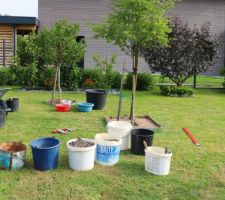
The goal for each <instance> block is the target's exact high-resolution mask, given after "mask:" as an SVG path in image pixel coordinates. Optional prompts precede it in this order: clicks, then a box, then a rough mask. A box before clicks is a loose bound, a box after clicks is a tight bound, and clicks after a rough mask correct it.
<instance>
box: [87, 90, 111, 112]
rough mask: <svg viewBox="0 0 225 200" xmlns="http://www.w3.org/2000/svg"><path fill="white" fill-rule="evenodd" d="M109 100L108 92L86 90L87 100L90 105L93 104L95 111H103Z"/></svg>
mask: <svg viewBox="0 0 225 200" xmlns="http://www.w3.org/2000/svg"><path fill="white" fill-rule="evenodd" d="M106 98H107V91H106V90H101V89H88V90H86V100H87V102H88V103H93V104H94V107H93V109H94V110H102V109H103V108H104V107H105V102H106Z"/></svg>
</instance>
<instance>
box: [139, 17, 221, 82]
mask: <svg viewBox="0 0 225 200" xmlns="http://www.w3.org/2000/svg"><path fill="white" fill-rule="evenodd" d="M170 27H171V29H172V32H171V33H169V45H168V46H166V47H165V46H163V45H161V44H160V43H155V42H154V43H155V44H154V45H153V44H152V42H150V43H148V44H147V45H146V46H145V48H143V50H142V56H143V57H144V58H145V61H146V62H147V63H148V65H149V67H150V69H151V70H152V71H153V72H160V73H161V75H162V76H164V77H168V78H169V79H170V80H171V81H173V82H174V83H175V84H176V85H177V86H181V85H182V84H183V83H184V82H185V81H186V80H187V79H188V78H189V77H191V76H193V75H197V74H199V73H201V72H206V71H207V70H208V69H209V67H211V66H213V65H214V63H215V58H216V57H217V51H218V48H219V46H220V43H219V40H218V39H215V38H212V37H211V35H210V24H209V23H205V24H203V25H202V26H201V27H200V28H197V27H196V26H194V27H193V28H191V27H189V26H188V24H185V23H183V22H182V21H181V19H180V18H179V17H174V18H173V19H172V21H171V22H170Z"/></svg>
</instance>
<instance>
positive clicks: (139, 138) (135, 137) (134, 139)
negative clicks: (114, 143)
mask: <svg viewBox="0 0 225 200" xmlns="http://www.w3.org/2000/svg"><path fill="white" fill-rule="evenodd" d="M153 136H154V132H153V131H152V130H150V129H144V128H135V129H133V130H132V131H131V153H132V154H136V155H144V154H145V152H144V149H145V148H144V144H143V141H145V142H146V143H147V145H148V146H152V143H153Z"/></svg>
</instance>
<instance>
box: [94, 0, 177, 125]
mask: <svg viewBox="0 0 225 200" xmlns="http://www.w3.org/2000/svg"><path fill="white" fill-rule="evenodd" d="M173 4H174V0H166V1H165V0H113V1H112V3H111V5H110V8H111V9H112V12H111V13H110V14H108V15H107V16H106V17H105V19H104V21H103V22H102V23H100V24H96V25H92V29H93V31H94V32H95V37H97V38H99V37H102V38H105V39H106V40H107V41H108V42H112V43H114V44H116V45H118V46H119V47H120V48H121V50H123V51H124V52H125V53H126V54H128V55H129V56H131V58H132V69H133V87H132V102H131V115H130V118H131V122H132V123H134V104H135V91H136V82H137V72H138V61H139V56H140V52H141V49H142V48H143V46H144V45H145V44H146V43H147V42H150V41H157V42H158V43H160V44H161V45H166V44H167V42H168V40H167V34H168V33H169V32H170V31H171V30H170V28H169V27H168V19H167V18H165V17H164V15H165V12H166V11H167V10H168V9H169V8H171V7H172V6H173Z"/></svg>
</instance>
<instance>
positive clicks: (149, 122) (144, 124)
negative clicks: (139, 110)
mask: <svg viewBox="0 0 225 200" xmlns="http://www.w3.org/2000/svg"><path fill="white" fill-rule="evenodd" d="M116 120H117V119H116V117H106V122H107V123H108V122H110V121H116ZM120 121H130V119H129V117H128V116H127V115H125V116H122V117H120ZM134 127H137V128H149V129H157V128H160V127H161V126H160V125H159V124H158V123H157V122H155V121H154V120H153V119H152V118H151V117H149V116H147V115H144V116H136V117H135V119H134Z"/></svg>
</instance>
